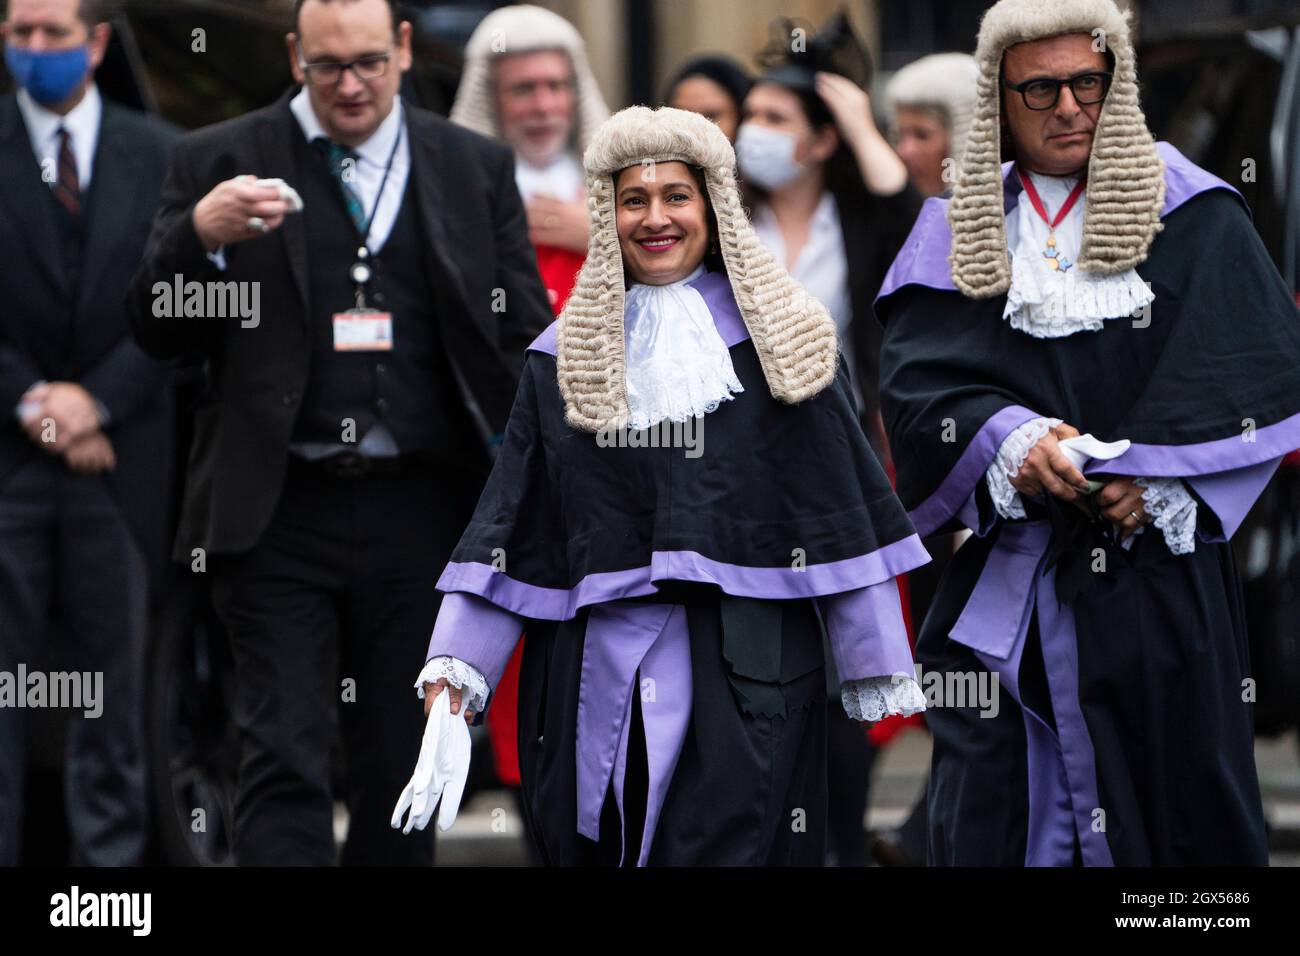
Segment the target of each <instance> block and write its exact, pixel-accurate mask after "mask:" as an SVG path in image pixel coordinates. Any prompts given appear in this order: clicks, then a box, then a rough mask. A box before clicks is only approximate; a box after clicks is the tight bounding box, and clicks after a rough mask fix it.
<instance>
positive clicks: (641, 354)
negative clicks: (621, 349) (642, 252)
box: [623, 265, 745, 429]
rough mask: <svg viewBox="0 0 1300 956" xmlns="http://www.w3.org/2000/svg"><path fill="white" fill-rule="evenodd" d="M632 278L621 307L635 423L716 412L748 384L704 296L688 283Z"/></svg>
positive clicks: (699, 271) (677, 419)
mask: <svg viewBox="0 0 1300 956" xmlns="http://www.w3.org/2000/svg"><path fill="white" fill-rule="evenodd" d="M703 273H704V266H702V265H701V266H699V267H698V268H697V269H696V270H695V271H694V272H692V273H691V274H690V275H689V276H687V277H686V278H685V279H682V280H681V281H680V282H672V283H669V284H668V285H642V284H640V283H633V284H632V286H631V287H630V288H629V289H628V290H627V295H626V296H625V304H624V311H623V326H624V336H625V339H626V342H627V404H628V408H629V409H630V410H631V412H632V419H631V423H630V424H631V426H632V427H633V428H638V429H639V428H650V427H651V426H653V425H657V424H659V423H660V422H661V421H664V420H668V421H674V422H683V421H685V420H686V419H688V418H699V417H700V416H701V415H704V414H706V413H708V412H711V411H714V410H715V409H716V408H717V407H718V405H719V403H721V402H724V401H729V400H730V399H731V397H732V396H733V395H734V394H736V393H739V392H743V391H744V390H745V389H744V388H743V387H742V386H741V384H740V380H739V379H737V378H736V370H735V369H734V368H732V365H731V353H730V352H728V351H727V346H726V343H725V342H723V341H722V336H721V335H719V334H718V329H717V326H716V325H714V324H713V314H712V313H711V312H710V311H709V306H708V304H707V303H706V302H705V301H704V297H703V296H702V295H700V293H699V292H698V291H696V289H695V288H694V287H692V286H690V285H688V283H690V282H692V281H694V280H695V279H697V278H699V277H700V275H702V274H703Z"/></svg>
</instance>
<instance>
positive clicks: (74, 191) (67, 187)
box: [54, 127, 81, 216]
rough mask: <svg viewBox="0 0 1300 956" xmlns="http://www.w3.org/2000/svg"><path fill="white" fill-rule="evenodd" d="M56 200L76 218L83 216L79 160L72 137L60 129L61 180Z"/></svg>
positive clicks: (57, 185) (55, 193)
mask: <svg viewBox="0 0 1300 956" xmlns="http://www.w3.org/2000/svg"><path fill="white" fill-rule="evenodd" d="M54 198H55V199H57V200H58V201H59V202H60V203H62V204H63V208H64V209H66V210H67V211H68V212H70V213H72V215H74V216H80V215H81V183H80V180H78V179H77V158H76V157H75V156H74V155H73V154H72V136H71V134H69V133H68V131H67V130H66V129H64V128H63V127H59V178H58V181H57V182H55V184H54Z"/></svg>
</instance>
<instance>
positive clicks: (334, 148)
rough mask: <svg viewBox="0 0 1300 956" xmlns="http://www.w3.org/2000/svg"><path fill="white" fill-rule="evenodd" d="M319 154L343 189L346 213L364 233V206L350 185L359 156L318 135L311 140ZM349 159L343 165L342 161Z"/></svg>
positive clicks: (365, 217)
mask: <svg viewBox="0 0 1300 956" xmlns="http://www.w3.org/2000/svg"><path fill="white" fill-rule="evenodd" d="M312 145H314V146H315V147H316V148H317V149H318V150H320V152H321V154H322V155H323V156H325V158H326V159H327V160H328V161H329V164H330V172H331V173H333V174H334V180H335V181H336V182H337V183H338V184H339V188H340V189H342V190H343V199H344V201H345V202H346V203H347V205H348V214H349V215H350V216H352V221H353V222H354V223H355V224H356V227H357V231H358V232H362V233H364V232H365V231H366V222H367V216H366V207H365V206H363V205H362V203H361V196H360V194H359V193H358V192H357V191H356V188H355V187H354V186H353V185H352V183H353V182H355V180H356V178H357V161H358V160H359V159H360V158H361V157H360V156H358V155H357V154H356V153H354V152H353V151H352V150H351V149H349V148H348V147H346V146H340V145H339V144H338V143H334V142H331V141H330V140H328V139H326V138H325V137H324V136H318V137H317V138H316V139H315V140H313V141H312ZM347 160H351V162H350V163H347V165H346V166H345V165H344V163H345V161H347Z"/></svg>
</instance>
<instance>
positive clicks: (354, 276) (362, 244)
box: [348, 123, 406, 309]
mask: <svg viewBox="0 0 1300 956" xmlns="http://www.w3.org/2000/svg"><path fill="white" fill-rule="evenodd" d="M405 132H406V124H405V123H402V124H400V125H399V126H398V127H397V138H396V139H395V140H393V149H392V151H391V152H390V153H389V154H388V162H387V163H386V164H385V166H384V176H383V178H382V179H380V180H379V192H378V193H377V194H376V195H375V205H374V207H373V208H372V209H371V210H370V215H369V216H368V217H366V231H365V232H361V230H359V229H358V230H357V234H358V235H359V236H360V237H361V239H360V241H359V242H358V243H357V261H356V262H354V263H352V265H351V266H350V267H349V268H348V277H349V278H350V279H351V280H352V282H353V284H354V285H355V286H356V287H357V308H358V309H360V308H364V307H365V301H366V292H365V289H366V283H368V282H369V281H370V277H371V275H372V274H373V273H372V270H371V268H370V265H369V263H368V262H367V261H366V260H367V259H369V258H370V250H369V249H367V248H366V240H367V239H369V238H370V228H371V226H373V225H374V223H375V216H376V215H377V214H378V212H379V204H380V203H381V202H382V201H383V199H384V187H385V186H387V185H388V174H389V173H391V172H392V171H393V161H394V160H395V159H396V158H397V148H398V147H399V146H401V145H402V136H403V134H404V133H405Z"/></svg>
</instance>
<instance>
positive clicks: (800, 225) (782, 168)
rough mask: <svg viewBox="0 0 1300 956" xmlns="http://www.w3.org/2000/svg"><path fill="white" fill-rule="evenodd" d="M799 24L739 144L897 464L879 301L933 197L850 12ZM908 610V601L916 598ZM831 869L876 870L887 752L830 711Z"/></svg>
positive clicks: (753, 93)
mask: <svg viewBox="0 0 1300 956" xmlns="http://www.w3.org/2000/svg"><path fill="white" fill-rule="evenodd" d="M801 30H803V28H801V27H797V26H796V25H795V24H794V23H792V22H791V21H789V20H781V21H778V22H777V24H775V25H774V26H773V31H772V41H771V42H770V43H769V45H768V47H767V48H766V49H765V50H764V51H763V52H762V53H760V55H759V62H760V63H761V64H762V65H763V66H764V67H765V70H764V72H763V73H762V74H761V75H760V76H759V78H758V80H757V81H756V82H755V84H754V87H753V89H752V90H750V93H749V95H748V96H747V97H746V99H745V109H744V116H743V120H744V121H743V123H742V124H741V127H740V132H739V134H738V136H737V140H736V156H737V161H738V164H739V169H740V174H741V176H742V178H743V179H744V180H745V184H746V186H747V189H748V193H747V199H748V204H749V205H750V207H751V216H752V218H753V222H754V229H755V231H756V232H757V233H758V236H759V238H760V239H761V240H762V241H763V243H764V244H765V245H766V246H767V247H768V248H769V249H770V250H771V251H772V254H773V255H774V256H775V257H776V259H777V261H778V262H780V263H781V264H782V265H784V266H785V267H786V269H788V270H789V271H790V274H791V275H793V276H794V277H795V278H796V279H797V280H798V281H799V282H800V283H801V284H802V285H803V286H804V288H806V289H807V290H808V291H809V293H811V294H812V295H814V296H816V297H817V298H818V299H820V300H821V301H822V302H823V303H824V304H825V305H826V307H827V309H828V310H829V311H830V314H831V317H832V318H833V319H834V320H835V325H836V328H837V329H838V330H839V336H840V348H841V351H842V352H843V355H844V359H845V364H846V366H847V367H848V368H849V370H850V374H851V377H852V387H853V394H854V400H855V402H856V404H857V410H858V414H859V417H860V418H861V420H862V422H863V425H864V428H865V429H866V431H867V435H868V438H869V439H870V440H871V444H872V446H873V448H875V450H876V454H877V455H878V456H879V457H880V459H881V461H882V462H883V463H885V465H886V467H887V468H888V462H889V453H888V448H887V446H886V441H885V434H884V429H883V427H882V426H881V424H880V412H879V406H880V402H879V398H878V390H879V364H880V358H879V356H880V339H881V331H880V326H879V325H878V324H877V322H876V319H875V316H874V314H873V313H872V308H871V303H872V300H873V299H874V298H875V295H876V293H877V291H878V290H879V288H880V284H881V282H882V281H883V280H884V276H885V272H886V271H887V270H888V268H889V265H890V263H891V262H892V261H893V258H894V256H895V255H896V254H897V253H898V250H899V248H900V247H901V246H902V244H903V240H904V239H905V238H906V237H907V234H908V232H909V231H910V229H911V226H912V222H913V221H914V220H915V219H916V215H917V212H918V211H919V209H920V206H921V196H920V195H919V194H918V193H917V192H916V190H915V189H914V188H912V186H910V185H909V184H908V177H907V169H906V167H905V166H904V165H903V162H902V160H900V159H899V158H898V156H897V154H895V153H894V151H893V149H892V148H891V147H890V146H889V143H888V142H886V140H885V137H884V136H883V135H882V134H881V132H880V130H879V129H878V128H877V127H876V124H875V121H874V120H873V119H872V116H871V103H870V100H869V99H868V96H867V93H866V92H865V87H866V86H867V85H868V84H869V83H870V79H871V72H872V68H871V61H870V57H869V55H868V54H867V51H866V50H865V49H864V48H863V47H862V45H861V43H860V42H859V41H858V39H857V38H856V37H855V36H854V35H853V31H852V29H851V27H850V26H849V22H848V19H847V17H846V16H845V15H844V14H843V13H840V14H838V15H837V16H836V17H835V18H834V19H832V20H831V21H830V22H829V23H828V24H827V25H826V26H825V27H823V29H822V30H821V31H820V32H818V33H817V34H815V35H810V34H809V33H808V32H807V31H803V32H798V31H801ZM904 603H906V602H904ZM830 711H831V713H830V715H829V718H828V736H827V748H828V753H827V757H828V761H829V770H830V777H831V787H830V820H829V824H830V833H829V834H828V840H827V848H828V861H829V862H832V863H836V864H838V865H841V866H861V865H865V864H866V862H867V850H866V835H865V832H864V827H863V820H864V817H865V815H866V807H867V791H868V786H869V782H870V773H871V764H872V760H873V758H874V755H875V749H874V748H873V747H872V745H871V743H870V742H869V741H868V740H867V738H866V736H865V735H864V733H863V731H862V728H860V727H858V726H855V725H854V723H853V721H851V720H849V719H848V718H847V717H846V716H845V714H844V713H843V711H841V710H839V709H838V708H834V707H832V708H830Z"/></svg>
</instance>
